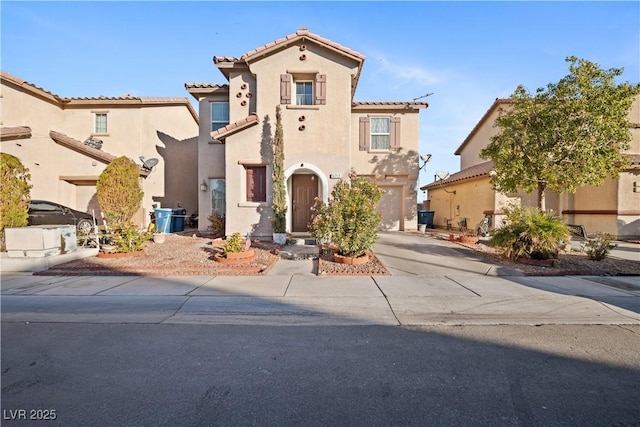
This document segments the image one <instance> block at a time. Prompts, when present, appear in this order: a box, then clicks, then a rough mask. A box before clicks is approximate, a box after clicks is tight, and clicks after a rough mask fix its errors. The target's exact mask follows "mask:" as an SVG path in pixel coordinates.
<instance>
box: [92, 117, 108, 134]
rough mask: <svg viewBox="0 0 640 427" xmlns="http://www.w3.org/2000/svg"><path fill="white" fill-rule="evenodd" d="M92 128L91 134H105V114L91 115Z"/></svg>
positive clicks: (106, 130)
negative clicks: (92, 117) (92, 116)
mask: <svg viewBox="0 0 640 427" xmlns="http://www.w3.org/2000/svg"><path fill="white" fill-rule="evenodd" d="M93 114H94V117H95V118H94V126H93V133H107V132H108V129H107V113H93Z"/></svg>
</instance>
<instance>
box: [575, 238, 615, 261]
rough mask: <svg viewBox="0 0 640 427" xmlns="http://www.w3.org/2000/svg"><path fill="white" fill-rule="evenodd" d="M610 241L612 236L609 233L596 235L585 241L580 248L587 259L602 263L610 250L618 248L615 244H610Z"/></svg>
mask: <svg viewBox="0 0 640 427" xmlns="http://www.w3.org/2000/svg"><path fill="white" fill-rule="evenodd" d="M612 240H613V236H612V235H611V234H609V233H596V237H594V238H593V239H587V240H586V241H584V242H583V243H582V248H583V250H584V251H585V252H586V253H587V257H588V258H589V259H591V260H594V261H602V260H603V259H605V258H606V257H607V255H608V254H609V251H610V250H611V249H615V248H616V247H617V246H618V245H616V244H615V243H611V241H612Z"/></svg>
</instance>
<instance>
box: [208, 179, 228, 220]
mask: <svg viewBox="0 0 640 427" xmlns="http://www.w3.org/2000/svg"><path fill="white" fill-rule="evenodd" d="M209 188H210V189H211V213H212V214H218V215H220V216H225V214H226V205H227V189H226V182H225V180H224V178H213V179H210V180H209Z"/></svg>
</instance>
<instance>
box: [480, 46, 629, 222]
mask: <svg viewBox="0 0 640 427" xmlns="http://www.w3.org/2000/svg"><path fill="white" fill-rule="evenodd" d="M567 62H569V63H571V65H570V66H569V75H567V76H565V77H564V78H563V79H561V80H560V81H559V82H558V83H555V84H552V83H550V84H548V85H547V87H546V88H539V89H538V90H537V91H536V94H535V95H533V96H532V95H530V94H529V93H528V92H527V90H526V89H525V88H524V87H523V86H518V88H517V89H516V91H515V92H514V93H513V94H512V95H511V98H510V99H511V101H512V105H511V106H510V107H509V108H508V109H507V110H506V111H505V110H502V111H501V114H500V116H499V117H498V118H497V119H496V121H495V126H496V127H498V128H499V133H498V134H497V135H495V136H494V137H493V138H492V139H491V143H490V144H489V145H488V146H487V147H486V148H485V149H483V150H482V152H481V157H482V158H484V159H491V160H492V161H493V163H494V165H495V171H496V174H495V175H494V176H493V177H492V179H491V182H492V185H493V187H494V189H496V190H498V191H500V192H503V193H510V192H515V191H517V190H518V189H522V190H524V191H525V192H526V193H531V192H533V191H534V190H536V191H537V193H538V207H539V208H540V209H542V210H544V209H545V201H544V192H545V190H547V189H549V190H552V191H555V192H559V193H560V192H564V191H568V192H571V193H574V192H575V191H576V189H577V188H578V187H580V186H583V185H601V184H602V183H603V182H604V179H605V178H606V177H607V176H611V177H613V178H616V177H617V176H618V174H619V172H620V171H622V170H624V168H625V167H626V166H627V165H628V164H629V159H628V158H627V157H625V156H624V155H623V154H622V152H623V151H624V150H628V149H629V141H630V140H631V134H630V125H629V122H628V119H627V116H628V112H629V109H630V108H631V104H632V102H633V100H634V98H635V97H636V96H637V95H638V94H639V93H640V85H637V84H636V85H631V84H629V83H628V82H626V83H622V84H619V85H617V84H616V82H615V78H616V77H618V76H620V75H622V72H623V70H622V69H617V68H612V69H609V70H606V71H605V70H602V69H600V67H599V66H598V64H594V63H592V62H589V61H586V60H582V59H578V58H576V57H569V58H567Z"/></svg>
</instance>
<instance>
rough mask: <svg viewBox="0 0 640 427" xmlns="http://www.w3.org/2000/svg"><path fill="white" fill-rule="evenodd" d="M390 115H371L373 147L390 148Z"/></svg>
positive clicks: (374, 148) (379, 148) (375, 148)
mask: <svg viewBox="0 0 640 427" xmlns="http://www.w3.org/2000/svg"><path fill="white" fill-rule="evenodd" d="M389 121H390V118H389V117H371V122H370V126H371V128H370V129H371V149H372V150H388V149H389V147H390V143H391V138H390V126H389Z"/></svg>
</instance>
